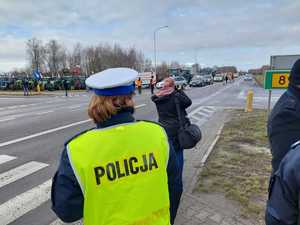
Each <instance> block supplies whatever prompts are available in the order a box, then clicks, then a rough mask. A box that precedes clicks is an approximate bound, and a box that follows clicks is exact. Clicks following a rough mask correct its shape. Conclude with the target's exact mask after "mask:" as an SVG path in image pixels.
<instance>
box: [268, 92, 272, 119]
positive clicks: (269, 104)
mask: <svg viewBox="0 0 300 225" xmlns="http://www.w3.org/2000/svg"><path fill="white" fill-rule="evenodd" d="M271 99H272V90H269V99H268V111H267V115H269V114H270V112H271Z"/></svg>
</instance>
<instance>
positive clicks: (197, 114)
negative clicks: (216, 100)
mask: <svg viewBox="0 0 300 225" xmlns="http://www.w3.org/2000/svg"><path fill="white" fill-rule="evenodd" d="M195 115H196V116H199V115H200V116H203V117H206V118H207V117H209V116H210V115H209V114H207V113H204V112H201V111H200V112H197V113H195V114H194V116H195Z"/></svg>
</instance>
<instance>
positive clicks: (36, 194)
mask: <svg viewBox="0 0 300 225" xmlns="http://www.w3.org/2000/svg"><path fill="white" fill-rule="evenodd" d="M19 161H21V160H19V159H18V157H16V156H12V155H5V154H3V155H0V171H1V173H0V191H1V189H2V188H5V187H7V186H9V185H18V181H20V180H21V179H23V178H26V177H28V176H35V173H37V172H38V171H42V170H44V169H47V168H49V165H48V164H46V163H43V162H37V161H29V162H25V163H24V162H22V163H21V164H20V163H19V164H18V162H19ZM12 162H13V165H16V166H15V167H14V168H11V169H9V170H6V171H3V170H4V168H7V166H9V165H8V164H10V163H12ZM8 168H10V167H8ZM51 185H52V180H51V179H48V180H46V181H44V182H43V183H41V184H38V185H37V186H34V187H32V188H31V189H29V190H25V191H24V192H23V193H19V194H17V195H16V196H14V197H12V198H10V199H8V200H6V201H4V202H2V203H1V204H0V225H9V224H11V223H14V221H16V220H17V219H19V218H21V217H22V216H24V215H26V214H27V213H29V212H30V211H32V210H36V209H38V207H40V206H41V205H42V204H43V203H45V202H47V201H49V200H50V192H51ZM22 188H25V189H26V187H22ZM49 211H50V208H49ZM64 224H65V223H63V222H62V221H60V220H59V219H55V220H54V221H52V222H51V223H50V224H44V225H64ZM68 224H69V223H68ZM72 224H73V225H82V223H81V222H80V221H78V222H75V223H72ZM41 225H43V224H41Z"/></svg>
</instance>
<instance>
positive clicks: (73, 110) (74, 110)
mask: <svg viewBox="0 0 300 225" xmlns="http://www.w3.org/2000/svg"><path fill="white" fill-rule="evenodd" d="M80 110H83V109H82V108H79V109H72V110H70V112H76V111H80Z"/></svg>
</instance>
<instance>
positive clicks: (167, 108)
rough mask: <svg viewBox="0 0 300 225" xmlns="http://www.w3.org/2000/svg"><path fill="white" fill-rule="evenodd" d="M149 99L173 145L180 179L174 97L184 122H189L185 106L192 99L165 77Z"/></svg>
mask: <svg viewBox="0 0 300 225" xmlns="http://www.w3.org/2000/svg"><path fill="white" fill-rule="evenodd" d="M151 99H152V101H153V102H154V103H155V105H156V108H157V112H158V117H159V118H158V121H159V123H160V124H161V125H162V126H163V127H164V128H165V130H166V132H167V135H168V137H169V139H170V141H171V142H172V144H173V146H174V149H175V152H176V156H177V160H178V164H179V169H180V174H181V181H182V172H183V162H184V160H183V149H182V148H181V147H180V144H179V143H178V138H177V136H178V131H179V128H180V124H179V119H178V115H177V110H176V104H175V101H176V100H175V99H177V101H178V103H179V108H180V115H181V120H182V121H184V124H186V123H189V119H188V118H187V113H186V108H188V107H189V106H191V105H192V100H191V99H190V98H189V97H188V96H187V95H186V94H185V93H184V92H183V91H182V90H176V88H175V83H174V80H173V79H172V78H166V79H165V80H164V85H163V88H162V89H161V90H160V91H159V92H157V93H156V94H155V95H153V96H152V98H151Z"/></svg>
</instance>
